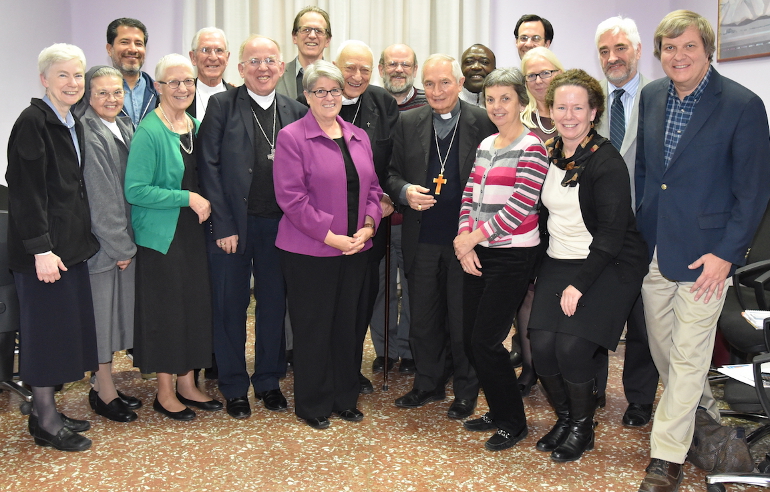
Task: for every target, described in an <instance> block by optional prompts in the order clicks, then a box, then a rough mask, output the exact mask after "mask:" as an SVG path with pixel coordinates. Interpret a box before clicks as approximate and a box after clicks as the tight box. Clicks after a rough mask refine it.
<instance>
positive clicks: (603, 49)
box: [596, 16, 658, 427]
mask: <svg viewBox="0 0 770 492" xmlns="http://www.w3.org/2000/svg"><path fill="white" fill-rule="evenodd" d="M596 48H597V50H598V52H599V63H601V66H602V71H603V72H604V76H605V77H606V78H605V79H604V80H602V81H601V82H600V85H601V86H602V90H603V91H604V95H605V98H606V100H607V111H605V112H604V115H603V116H602V119H601V121H599V124H598V126H597V127H596V131H597V132H598V133H599V134H600V135H602V136H604V137H607V138H609V139H610V141H611V142H612V144H613V145H614V146H615V148H617V149H618V151H620V154H621V155H622V156H623V160H624V161H625V162H626V166H627V167H628V174H629V176H630V178H631V203H632V206H633V203H634V167H635V166H636V130H637V124H638V120H639V99H640V97H639V94H640V92H641V90H642V87H644V86H645V85H647V83H648V82H649V80H647V79H646V78H645V77H644V76H643V75H642V74H640V73H639V71H638V70H637V65H638V63H639V58H640V57H641V56H642V40H641V38H640V37H639V30H638V29H637V28H636V23H635V22H634V21H633V20H632V19H628V18H624V17H620V16H618V17H611V18H609V19H607V20H605V21H604V22H602V23H601V24H599V27H597V28H596ZM626 326H627V328H626V356H625V361H624V364H623V390H624V391H625V395H626V400H627V401H628V408H626V412H625V413H624V414H623V425H627V426H630V427H642V426H645V425H647V424H648V423H649V422H650V419H651V418H652V404H653V402H654V401H655V392H656V391H657V389H658V371H657V369H655V363H654V362H653V360H652V355H650V345H649V342H648V340H647V325H646V324H645V322H644V306H643V304H642V297H641V295H640V296H639V298H638V299H637V301H636V303H635V304H634V307H633V308H632V309H631V314H630V315H629V317H628V321H627V325H626ZM608 362H609V359H608V358H605V359H604V367H603V369H602V370H601V371H600V374H598V375H597V377H596V380H597V390H598V394H599V395H604V394H605V392H604V390H605V389H606V387H607V369H608V367H607V366H608Z"/></svg>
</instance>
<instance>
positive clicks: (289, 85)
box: [275, 57, 299, 99]
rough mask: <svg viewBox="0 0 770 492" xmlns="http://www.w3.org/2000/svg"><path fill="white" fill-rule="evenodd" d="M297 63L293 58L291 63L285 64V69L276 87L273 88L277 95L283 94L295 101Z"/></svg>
mask: <svg viewBox="0 0 770 492" xmlns="http://www.w3.org/2000/svg"><path fill="white" fill-rule="evenodd" d="M297 63H299V60H298V59H297V58H296V57H295V58H294V59H293V60H292V61H290V62H289V63H287V64H286V69H285V70H284V72H283V75H281V78H280V79H278V85H276V86H275V91H276V92H277V93H278V94H283V95H284V96H286V97H288V98H290V99H297V96H299V94H297Z"/></svg>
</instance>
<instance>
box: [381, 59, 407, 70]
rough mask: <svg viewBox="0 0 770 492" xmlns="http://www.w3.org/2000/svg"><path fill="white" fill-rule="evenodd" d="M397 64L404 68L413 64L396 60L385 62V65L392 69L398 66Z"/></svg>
mask: <svg viewBox="0 0 770 492" xmlns="http://www.w3.org/2000/svg"><path fill="white" fill-rule="evenodd" d="M399 65H401V68H403V69H404V70H409V69H410V68H412V66H413V65H412V64H411V63H409V62H397V61H390V62H388V63H386V64H385V66H386V67H388V68H390V69H393V70H395V69H396V68H398V66H399Z"/></svg>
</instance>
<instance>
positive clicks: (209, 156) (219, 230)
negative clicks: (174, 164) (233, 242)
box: [197, 85, 307, 254]
mask: <svg viewBox="0 0 770 492" xmlns="http://www.w3.org/2000/svg"><path fill="white" fill-rule="evenodd" d="M275 97H276V103H277V105H278V107H277V110H278V115H279V117H280V119H281V124H283V125H284V126H286V125H289V124H290V123H292V122H294V121H297V120H298V119H300V118H302V116H304V115H305V113H307V108H306V107H305V106H303V105H301V104H300V103H298V102H297V101H294V100H291V99H289V98H288V97H286V96H284V95H283V94H277V93H276V95H275ZM250 98H251V96H249V93H248V90H247V88H246V86H245V85H242V86H240V87H238V88H237V89H234V90H227V91H225V92H220V93H219V94H214V95H213V96H211V98H210V99H209V105H208V107H207V108H206V117H205V118H203V120H204V122H203V123H201V128H200V130H199V132H198V141H197V144H198V149H199V150H198V174H199V176H200V185H201V190H202V191H203V196H205V197H206V198H207V199H208V200H209V201H210V202H211V219H210V220H209V225H208V226H207V227H206V239H207V241H206V247H207V250H208V252H209V253H214V254H226V253H225V252H224V251H222V249H221V248H218V247H217V246H216V244H215V241H216V240H217V239H221V238H223V237H229V236H232V235H235V234H237V235H238V236H239V237H241V238H245V237H246V233H247V226H246V224H247V221H246V218H247V208H248V199H249V191H250V190H251V181H252V179H251V176H252V168H253V167H254V142H255V140H254V139H255V138H257V137H259V138H263V137H262V135H255V134H254V122H253V120H252V118H253V115H252V112H251V100H250ZM275 162H276V163H278V162H280V161H277V160H276V161H275ZM245 248H246V241H238V249H237V252H238V253H241V254H243V252H244V251H245Z"/></svg>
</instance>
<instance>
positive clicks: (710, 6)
mask: <svg viewBox="0 0 770 492" xmlns="http://www.w3.org/2000/svg"><path fill="white" fill-rule="evenodd" d="M522 3H523V2H511V1H506V0H492V15H491V20H490V30H491V36H490V38H491V46H490V48H492V50H493V51H494V52H495V55H496V56H497V65H498V66H501V67H502V66H520V63H521V60H519V54H518V52H517V51H516V44H515V41H514V39H513V28H514V27H515V26H516V21H517V20H518V19H519V17H521V16H522V15H524V14H537V15H539V16H541V17H545V18H546V19H548V20H549V21H550V22H551V24H553V29H554V39H553V44H551V50H553V52H554V53H555V54H556V56H557V57H558V58H559V60H561V62H562V63H563V64H564V66H565V67H566V68H582V69H584V70H585V71H587V72H588V73H590V74H591V75H593V76H595V77H597V78H604V75H603V74H602V70H601V66H600V65H599V61H598V58H597V51H596V45H595V44H594V36H595V34H596V27H597V26H598V25H599V23H600V22H602V21H603V20H605V19H607V18H609V17H612V16H615V15H623V16H625V17H630V18H632V19H634V21H636V25H637V27H638V28H639V34H640V35H641V37H642V58H641V60H640V61H639V71H640V72H641V73H643V74H644V75H645V76H646V77H648V78H651V79H656V78H659V77H663V76H664V75H665V74H664V73H663V69H661V67H660V62H659V61H658V60H657V59H656V58H655V56H654V55H653V50H652V40H653V35H654V33H655V28H656V27H657V26H658V24H659V23H660V21H661V19H663V17H664V16H665V15H666V14H668V13H669V12H671V11H673V10H677V9H687V10H692V11H695V12H697V13H699V14H701V15H702V16H704V17H706V18H707V19H708V20H709V21H710V22H711V25H712V26H714V29H716V27H717V17H718V8H717V0H708V1H706V0H663V1H660V0H659V1H654V0H643V1H637V2H630V1H628V0H603V1H596V0H590V1H588V2H583V3H582V4H581V6H580V8H576V3H575V1H574V0H550V1H549V2H547V3H543V4H542V5H546V6H547V7H541V8H540V7H537V6H535V7H532V6H531V5H530V6H523V5H522ZM715 59H716V56H715ZM714 66H715V67H716V69H717V70H719V72H720V73H721V74H722V75H724V76H726V77H729V78H731V79H734V80H736V81H737V82H739V83H740V84H743V85H745V86H746V87H748V88H749V89H751V90H752V91H754V92H755V93H757V94H758V95H759V96H760V97H761V98H762V100H763V101H764V103H765V106H766V107H770V84H768V82H767V81H768V78H770V57H765V58H756V59H753V60H741V61H732V62H722V63H716V62H714Z"/></svg>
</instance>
